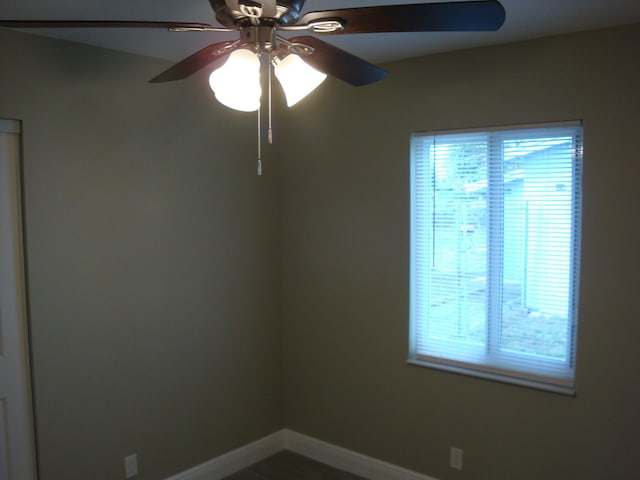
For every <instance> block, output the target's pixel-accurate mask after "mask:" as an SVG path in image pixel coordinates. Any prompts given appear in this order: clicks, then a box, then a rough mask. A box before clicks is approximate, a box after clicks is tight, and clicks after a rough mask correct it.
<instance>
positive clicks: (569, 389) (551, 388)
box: [407, 358, 576, 397]
mask: <svg viewBox="0 0 640 480" xmlns="http://www.w3.org/2000/svg"><path fill="white" fill-rule="evenodd" d="M407 364H408V365H412V366H416V367H423V368H432V369H435V370H441V371H445V372H449V373H455V374H458V375H466V376H471V377H476V378H482V379H484V380H491V381H494V382H500V383H507V384H511V385H517V386H520V387H526V388H533V389H535V390H543V391H547V392H553V393H558V394H561V395H566V396H570V397H575V396H576V390H575V387H573V386H565V385H557V384H552V383H548V382H544V381H540V380H533V379H529V378H524V377H515V376H511V375H506V374H502V373H494V372H488V371H483V370H476V369H472V368H466V367H462V366H458V365H450V364H446V363H439V362H433V361H427V360H420V359H411V358H410V359H409V360H407Z"/></svg>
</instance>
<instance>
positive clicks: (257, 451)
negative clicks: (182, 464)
mask: <svg viewBox="0 0 640 480" xmlns="http://www.w3.org/2000/svg"><path fill="white" fill-rule="evenodd" d="M284 432H285V431H284V430H280V431H278V432H275V433H272V434H271V435H268V436H266V437H264V438H261V439H260V440H256V441H255V442H251V443H249V444H248V445H245V446H243V447H240V448H238V449H236V450H232V451H231V452H228V453H225V454H224V455H221V456H219V457H216V458H214V459H212V460H209V461H208V462H205V463H201V464H200V465H197V466H195V467H193V468H190V469H189V470H186V471H184V472H181V473H179V474H177V475H174V476H172V477H168V478H166V479H165V480H222V479H223V478H225V477H228V476H229V475H232V474H234V473H236V472H238V471H240V470H242V469H243V468H247V467H249V466H251V465H253V464H254V463H257V462H259V461H260V460H264V459H265V458H267V457H270V456H271V455H274V454H276V453H278V452H279V451H281V450H284Z"/></svg>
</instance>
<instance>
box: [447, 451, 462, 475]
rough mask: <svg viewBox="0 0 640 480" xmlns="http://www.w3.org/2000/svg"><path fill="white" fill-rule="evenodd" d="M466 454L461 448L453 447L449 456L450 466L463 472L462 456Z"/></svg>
mask: <svg viewBox="0 0 640 480" xmlns="http://www.w3.org/2000/svg"><path fill="white" fill-rule="evenodd" d="M463 454H464V452H463V450H462V449H461V448H456V447H451V451H450V455H449V466H450V467H451V468H455V469H456V470H462V456H463Z"/></svg>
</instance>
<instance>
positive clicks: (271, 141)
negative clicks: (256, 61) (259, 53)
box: [267, 61, 273, 144]
mask: <svg viewBox="0 0 640 480" xmlns="http://www.w3.org/2000/svg"><path fill="white" fill-rule="evenodd" d="M268 65H269V66H268V68H267V75H268V76H269V129H268V132H267V138H268V141H269V144H272V143H273V125H272V123H271V61H269V64H268Z"/></svg>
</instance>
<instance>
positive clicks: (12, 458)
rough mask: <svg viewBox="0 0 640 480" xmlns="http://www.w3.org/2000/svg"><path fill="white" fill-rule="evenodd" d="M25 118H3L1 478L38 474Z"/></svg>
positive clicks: (22, 479)
mask: <svg viewBox="0 0 640 480" xmlns="http://www.w3.org/2000/svg"><path fill="white" fill-rule="evenodd" d="M19 148H20V123H19V122H17V121H14V120H2V119H0V480H35V478H36V473H35V470H36V468H35V449H34V431H33V415H32V407H31V389H30V385H31V384H30V376H29V355H28V340H27V322H26V302H25V288H24V263H23V256H22V227H21V208H20V181H19V179H20V168H19V165H20V164H19V162H20V155H19Z"/></svg>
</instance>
